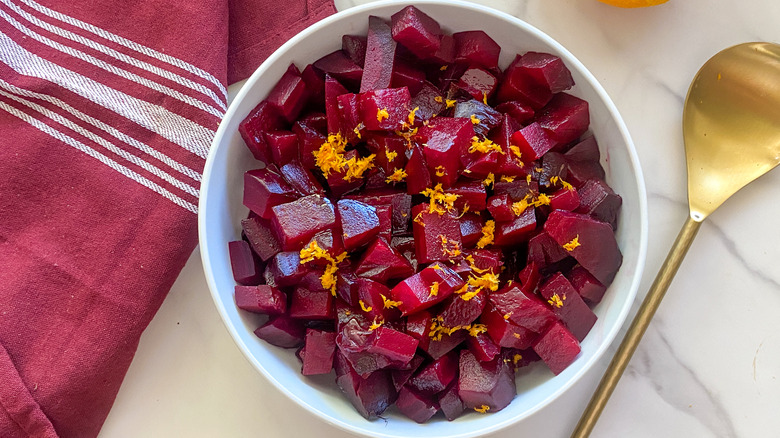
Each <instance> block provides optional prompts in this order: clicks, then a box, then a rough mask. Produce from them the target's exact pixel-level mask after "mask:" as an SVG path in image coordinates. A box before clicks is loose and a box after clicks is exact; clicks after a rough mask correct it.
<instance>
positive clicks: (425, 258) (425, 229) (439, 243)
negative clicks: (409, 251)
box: [412, 204, 463, 263]
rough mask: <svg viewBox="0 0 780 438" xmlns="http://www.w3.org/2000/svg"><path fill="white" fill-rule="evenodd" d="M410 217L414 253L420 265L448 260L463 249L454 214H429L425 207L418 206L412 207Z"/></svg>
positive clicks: (456, 218)
mask: <svg viewBox="0 0 780 438" xmlns="http://www.w3.org/2000/svg"><path fill="white" fill-rule="evenodd" d="M412 216H413V217H414V218H415V219H414V222H413V224H412V231H413V232H414V239H415V240H416V247H415V253H416V255H417V260H418V261H419V262H420V263H430V262H433V261H436V260H450V259H452V258H454V257H455V256H456V255H457V254H458V253H459V252H460V250H461V249H462V248H463V243H462V242H461V240H460V238H461V236H460V222H458V217H457V216H456V215H455V214H453V213H449V212H447V213H445V214H442V215H439V214H438V213H429V210H428V206H427V205H425V204H418V205H415V206H414V207H412Z"/></svg>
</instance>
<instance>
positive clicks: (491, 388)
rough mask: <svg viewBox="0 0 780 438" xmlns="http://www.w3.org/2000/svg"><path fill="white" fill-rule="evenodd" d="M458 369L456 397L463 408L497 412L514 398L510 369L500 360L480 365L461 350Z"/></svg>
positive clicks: (471, 355)
mask: <svg viewBox="0 0 780 438" xmlns="http://www.w3.org/2000/svg"><path fill="white" fill-rule="evenodd" d="M459 368H460V369H459V371H460V374H459V375H460V377H459V380H458V395H459V396H460V398H461V399H462V400H463V404H464V405H465V406H466V408H467V409H474V408H477V409H480V408H484V407H485V406H487V407H488V408H489V410H490V412H497V411H500V410H501V409H504V408H505V407H507V406H508V405H509V403H511V402H512V399H514V398H515V395H517V389H516V387H515V372H514V368H513V367H511V366H509V364H507V363H506V362H504V360H503V359H502V358H501V357H497V358H495V359H493V360H492V361H489V362H480V361H478V360H477V358H476V357H474V355H473V354H472V353H471V352H470V351H469V350H468V349H466V350H462V351H461V352H460V363H459Z"/></svg>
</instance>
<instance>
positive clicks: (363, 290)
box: [357, 278, 401, 321]
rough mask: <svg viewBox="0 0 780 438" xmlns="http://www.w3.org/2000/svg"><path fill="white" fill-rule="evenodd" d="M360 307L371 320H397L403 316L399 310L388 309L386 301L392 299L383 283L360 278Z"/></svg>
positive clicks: (358, 286) (358, 290)
mask: <svg viewBox="0 0 780 438" xmlns="http://www.w3.org/2000/svg"><path fill="white" fill-rule="evenodd" d="M357 294H358V300H359V301H358V306H359V307H360V308H361V311H363V312H365V314H366V317H367V318H368V319H370V320H374V319H380V320H383V321H391V320H396V319H398V318H399V317H400V316H401V312H400V311H399V310H398V309H394V308H386V307H385V299H388V300H389V299H390V289H389V288H388V287H387V286H385V285H384V284H382V283H379V282H377V281H373V280H369V279H367V278H359V279H358V280H357Z"/></svg>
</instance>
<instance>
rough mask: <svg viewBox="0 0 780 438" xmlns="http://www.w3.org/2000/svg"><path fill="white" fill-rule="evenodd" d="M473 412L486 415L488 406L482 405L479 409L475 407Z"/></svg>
mask: <svg viewBox="0 0 780 438" xmlns="http://www.w3.org/2000/svg"><path fill="white" fill-rule="evenodd" d="M474 410H475V411H477V412H479V413H480V414H485V413H487V411H489V410H490V406H488V405H482V406H480V407H475V408H474Z"/></svg>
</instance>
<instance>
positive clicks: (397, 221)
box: [347, 190, 412, 235]
mask: <svg viewBox="0 0 780 438" xmlns="http://www.w3.org/2000/svg"><path fill="white" fill-rule="evenodd" d="M347 198H349V199H356V200H358V201H360V202H364V203H366V204H369V205H373V206H375V207H379V206H381V205H390V206H392V211H393V234H396V235H397V234H402V233H404V232H406V231H407V230H408V228H409V221H411V217H410V214H411V208H412V197H411V196H409V195H408V194H406V193H404V192H402V191H398V190H378V191H365V192H363V193H362V194H360V195H350V196H347Z"/></svg>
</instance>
